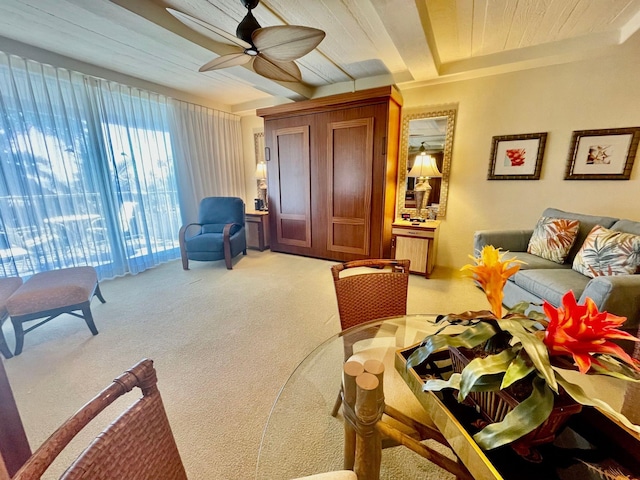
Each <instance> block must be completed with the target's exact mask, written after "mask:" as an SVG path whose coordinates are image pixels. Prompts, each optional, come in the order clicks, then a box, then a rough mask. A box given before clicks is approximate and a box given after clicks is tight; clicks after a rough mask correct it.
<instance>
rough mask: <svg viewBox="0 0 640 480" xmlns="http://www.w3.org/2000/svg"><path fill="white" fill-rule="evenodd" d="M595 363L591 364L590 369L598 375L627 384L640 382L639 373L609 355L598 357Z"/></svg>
mask: <svg viewBox="0 0 640 480" xmlns="http://www.w3.org/2000/svg"><path fill="white" fill-rule="evenodd" d="M596 359H597V362H593V363H592V364H591V368H593V370H594V371H595V372H596V373H598V374H600V375H608V376H610V377H615V378H620V379H622V380H627V381H629V382H640V372H638V371H637V370H634V369H633V368H630V367H629V366H628V365H627V364H625V363H622V362H619V361H618V360H617V359H615V358H614V357H611V356H609V355H598V356H597V357H596Z"/></svg>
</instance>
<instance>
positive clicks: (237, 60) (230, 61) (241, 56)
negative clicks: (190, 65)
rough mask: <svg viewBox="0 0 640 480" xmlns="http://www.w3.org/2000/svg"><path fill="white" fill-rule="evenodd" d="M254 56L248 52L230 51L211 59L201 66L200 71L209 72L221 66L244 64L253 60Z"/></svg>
mask: <svg viewBox="0 0 640 480" xmlns="http://www.w3.org/2000/svg"><path fill="white" fill-rule="evenodd" d="M252 58H253V57H252V56H251V55H247V54H246V53H230V54H228V55H222V56H221V57H218V58H215V59H213V60H211V61H210V62H209V63H205V64H204V65H203V66H201V67H200V70H198V71H199V72H208V71H209V70H218V69H220V68H227V67H235V66H236V65H244V64H245V63H248V62H249V61H251V59H252Z"/></svg>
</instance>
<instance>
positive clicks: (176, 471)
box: [13, 359, 187, 480]
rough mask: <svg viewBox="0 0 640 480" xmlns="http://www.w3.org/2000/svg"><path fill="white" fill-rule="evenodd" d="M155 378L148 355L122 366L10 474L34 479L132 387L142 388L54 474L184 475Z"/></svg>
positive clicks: (111, 478) (107, 478)
mask: <svg viewBox="0 0 640 480" xmlns="http://www.w3.org/2000/svg"><path fill="white" fill-rule="evenodd" d="M156 382H157V379H156V371H155V369H154V368H153V362H152V361H151V360H148V359H145V360H142V361H141V362H139V363H138V364H137V365H135V366H134V367H133V368H131V369H130V370H127V371H126V372H125V373H123V374H122V375H120V376H119V377H118V378H116V379H115V380H114V381H113V383H112V384H111V385H109V386H108V387H107V388H105V389H104V390H103V391H102V392H100V393H99V394H98V395H97V396H96V397H94V398H93V400H91V401H90V402H89V403H87V404H86V405H85V406H84V407H82V408H81V409H80V410H79V411H78V412H76V413H75V414H74V415H73V416H72V417H71V418H69V419H68V420H67V421H66V422H65V423H63V424H62V426H61V427H60V428H58V429H57V430H56V431H55V432H54V433H53V435H51V436H50V437H49V438H48V439H47V440H46V441H45V442H44V443H43V444H42V446H40V448H39V449H38V450H37V451H36V452H35V453H34V454H33V455H32V456H31V458H30V459H29V460H28V461H27V462H26V463H25V464H24V465H23V466H22V468H21V469H20V470H18V472H17V473H16V474H15V476H14V477H13V480H36V479H40V477H41V476H42V474H43V473H44V472H45V471H46V469H47V468H48V467H49V466H50V465H51V463H52V462H53V461H54V460H55V459H56V457H57V456H58V455H59V454H60V452H61V451H62V450H63V449H64V448H65V447H66V446H67V444H68V443H69V442H70V441H71V440H72V439H73V438H74V437H75V436H76V434H77V433H78V432H80V431H81V430H82V428H84V427H85V426H86V425H87V424H88V423H89V422H90V421H91V420H92V419H93V418H95V417H96V416H97V415H98V414H99V413H100V412H101V411H103V410H104V409H105V408H106V407H107V406H109V405H110V404H111V403H113V402H114V400H116V399H117V398H118V397H120V396H122V395H124V394H125V393H127V392H130V391H131V390H132V389H133V388H134V387H139V388H140V389H141V390H142V398H140V399H138V400H137V401H136V402H135V403H134V404H133V405H131V406H130V407H129V408H128V409H127V410H125V412H124V413H123V414H121V415H120V416H119V417H118V418H117V419H116V420H115V422H113V423H112V424H111V425H109V426H108V427H107V428H106V429H105V430H104V431H103V432H102V433H101V434H100V435H98V437H96V439H95V440H93V441H92V442H91V444H90V445H89V446H88V447H87V448H86V449H85V450H84V452H82V454H81V455H80V456H79V457H78V458H77V459H76V460H75V461H74V462H73V463H72V464H71V466H70V467H69V468H68V469H67V470H66V471H65V473H64V474H63V475H62V477H60V478H61V479H65V480H75V479H87V480H88V479H92V480H116V479H125V478H130V479H154V480H165V479H166V480H182V479H186V478H187V476H186V473H185V470H184V466H183V465H182V460H181V459H180V454H179V453H178V447H177V445H176V442H175V439H174V437H173V433H172V432H171V427H170V426H169V420H168V419H167V415H166V412H165V410H164V405H163V403H162V399H161V397H160V392H159V391H158V388H157V386H156Z"/></svg>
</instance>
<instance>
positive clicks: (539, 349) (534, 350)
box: [498, 318, 558, 393]
mask: <svg viewBox="0 0 640 480" xmlns="http://www.w3.org/2000/svg"><path fill="white" fill-rule="evenodd" d="M498 325H499V326H500V328H502V329H503V330H506V331H507V332H509V333H510V334H511V335H513V336H514V337H516V338H517V339H518V340H520V343H522V346H523V348H524V349H525V350H526V352H527V354H528V355H529V358H530V359H531V361H532V362H533V365H534V366H535V367H536V370H538V372H540V375H542V376H543V377H544V379H545V381H546V382H547V385H549V387H550V388H551V390H553V391H554V392H556V393H558V382H556V377H555V375H554V373H553V369H552V368H551V362H550V361H549V352H548V351H547V347H546V345H545V344H544V343H543V342H542V340H540V339H539V338H538V337H536V336H535V335H534V334H532V333H530V332H527V331H526V330H525V328H524V327H523V326H522V325H521V324H520V323H519V322H518V321H515V320H511V319H504V318H503V319H502V320H500V321H499V322H498Z"/></svg>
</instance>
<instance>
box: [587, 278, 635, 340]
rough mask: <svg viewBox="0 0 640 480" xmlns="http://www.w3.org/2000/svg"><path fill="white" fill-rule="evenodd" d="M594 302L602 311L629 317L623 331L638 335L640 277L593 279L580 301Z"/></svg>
mask: <svg viewBox="0 0 640 480" xmlns="http://www.w3.org/2000/svg"><path fill="white" fill-rule="evenodd" d="M587 297H589V298H591V300H593V301H594V302H595V304H596V306H597V307H598V310H600V311H607V312H609V313H613V314H614V315H618V316H620V317H627V321H626V322H625V323H624V324H623V326H622V329H623V330H625V331H627V332H629V333H631V334H632V335H636V336H637V335H638V329H639V328H640V275H614V276H602V277H596V278H593V279H591V280H590V281H589V283H587V286H586V287H585V289H584V292H582V296H581V297H580V300H579V301H578V303H579V304H583V303H584V301H585V300H586V298H587Z"/></svg>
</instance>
